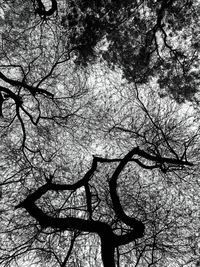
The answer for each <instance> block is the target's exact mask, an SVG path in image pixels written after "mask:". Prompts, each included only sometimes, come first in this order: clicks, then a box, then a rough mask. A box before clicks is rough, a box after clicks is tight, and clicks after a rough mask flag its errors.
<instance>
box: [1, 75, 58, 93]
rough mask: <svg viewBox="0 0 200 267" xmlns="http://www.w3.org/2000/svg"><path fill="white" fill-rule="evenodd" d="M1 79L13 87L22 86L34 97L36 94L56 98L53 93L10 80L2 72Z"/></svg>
mask: <svg viewBox="0 0 200 267" xmlns="http://www.w3.org/2000/svg"><path fill="white" fill-rule="evenodd" d="M0 79H2V80H3V81H4V82H6V83H9V84H10V85H12V86H20V87H23V88H25V89H27V90H28V91H29V92H30V93H31V94H32V95H33V96H35V95H36V94H42V95H47V96H49V97H51V98H53V96H54V95H53V94H52V93H50V92H48V91H47V90H45V89H42V88H38V87H34V86H31V85H28V84H26V83H24V82H20V81H17V80H13V79H10V78H8V77H6V76H5V75H4V74H3V73H2V72H0Z"/></svg>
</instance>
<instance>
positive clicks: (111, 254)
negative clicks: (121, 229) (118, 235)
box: [101, 237, 115, 267]
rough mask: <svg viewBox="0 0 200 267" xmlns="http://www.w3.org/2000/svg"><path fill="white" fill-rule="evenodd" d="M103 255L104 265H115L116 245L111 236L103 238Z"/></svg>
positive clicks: (106, 266) (111, 266) (105, 266)
mask: <svg viewBox="0 0 200 267" xmlns="http://www.w3.org/2000/svg"><path fill="white" fill-rule="evenodd" d="M101 257H102V262H103V266H104V267H115V247H114V245H113V242H112V240H110V239H109V237H108V238H105V237H104V238H101Z"/></svg>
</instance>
